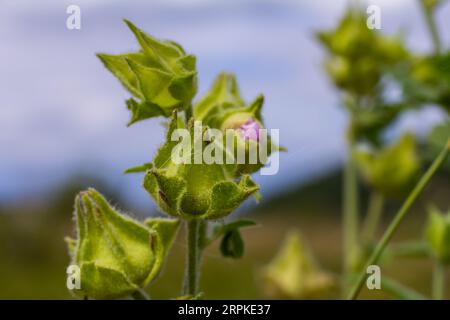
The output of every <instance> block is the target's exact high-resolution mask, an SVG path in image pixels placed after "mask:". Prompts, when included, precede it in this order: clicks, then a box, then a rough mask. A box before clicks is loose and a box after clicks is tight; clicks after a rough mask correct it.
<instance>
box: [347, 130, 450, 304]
mask: <svg viewBox="0 0 450 320" xmlns="http://www.w3.org/2000/svg"><path fill="white" fill-rule="evenodd" d="M449 152H450V139H449V140H448V141H447V145H446V146H445V148H444V150H442V152H441V153H440V154H439V155H438V156H437V158H436V160H434V162H433V163H432V165H431V166H430V168H429V169H428V170H427V172H425V174H424V175H423V176H422V178H421V179H420V181H419V182H418V183H417V185H416V186H415V188H414V189H413V191H412V192H411V193H410V194H409V196H408V198H407V199H406V201H405V202H404V204H403V205H402V207H401V208H400V210H399V211H398V212H397V214H396V215H395V217H394V219H393V220H392V222H391V223H390V224H389V226H388V228H387V229H386V231H385V232H384V234H383V237H382V238H381V240H380V242H379V243H378V245H377V246H376V247H375V250H374V251H373V253H372V255H371V256H370V258H369V259H368V261H367V263H366V265H365V267H364V269H363V270H362V271H361V274H360V276H359V278H358V280H357V282H356V283H355V286H354V287H353V289H352V290H351V292H350V294H349V296H348V299H352V300H353V299H356V298H357V297H358V294H359V292H360V291H361V288H362V286H363V284H364V281H365V280H366V277H367V274H366V270H367V267H368V266H370V265H373V264H376V263H377V261H378V259H379V258H380V256H381V254H382V253H383V251H384V249H385V248H386V246H387V245H388V243H389V241H390V240H391V238H392V236H393V235H394V233H395V231H397V228H398V227H399V226H400V223H401V222H402V221H403V219H404V218H405V216H406V214H407V213H408V212H409V209H411V207H412V205H413V204H414V202H415V201H416V200H417V199H418V198H419V196H420V195H421V194H422V192H423V190H424V189H425V187H426V186H427V185H428V183H429V182H430V180H431V178H432V177H433V176H434V174H435V173H436V172H437V171H438V169H439V168H440V167H441V166H442V164H443V163H444V162H445V160H446V159H447V157H448V154H449Z"/></svg>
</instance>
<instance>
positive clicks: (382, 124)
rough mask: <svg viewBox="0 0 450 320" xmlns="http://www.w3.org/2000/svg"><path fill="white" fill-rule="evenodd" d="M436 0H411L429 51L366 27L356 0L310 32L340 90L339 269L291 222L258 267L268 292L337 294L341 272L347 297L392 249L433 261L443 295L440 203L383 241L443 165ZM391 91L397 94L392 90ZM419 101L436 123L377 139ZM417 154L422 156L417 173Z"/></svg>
mask: <svg viewBox="0 0 450 320" xmlns="http://www.w3.org/2000/svg"><path fill="white" fill-rule="evenodd" d="M444 2H445V0H418V5H419V7H420V9H421V10H422V12H423V15H424V17H425V21H426V25H427V27H428V29H429V31H430V38H431V40H432V41H431V43H433V47H434V48H433V52H431V53H429V54H417V53H415V52H413V51H411V50H409V49H408V48H407V47H406V45H405V43H404V41H403V39H402V37H401V36H385V35H383V34H382V33H381V32H378V31H377V30H373V29H369V28H368V26H367V15H366V14H365V10H363V8H362V6H361V5H359V4H358V3H357V2H352V4H351V5H350V6H349V8H348V10H347V11H346V12H345V14H344V16H343V17H342V19H341V20H340V21H339V23H338V24H337V26H336V27H335V28H334V29H331V30H326V31H321V32H318V33H317V39H318V41H319V42H320V44H321V45H322V46H323V47H324V49H325V51H326V58H325V61H324V67H325V70H326V72H327V74H328V76H329V78H330V80H331V82H332V83H333V84H334V85H335V87H336V88H337V89H338V90H339V93H340V96H341V105H342V106H343V109H344V110H345V111H346V113H347V114H348V119H349V120H348V126H347V130H346V142H347V159H346V164H345V168H344V177H343V182H344V183H343V199H342V200H343V201H342V203H343V208H342V211H343V213H342V215H343V219H342V229H343V230H342V234H343V250H342V252H343V257H342V258H343V259H342V260H343V263H342V275H331V274H330V273H329V272H326V271H324V270H322V269H321V268H320V267H319V265H318V263H317V262H315V261H314V259H313V255H312V252H311V250H309V249H308V248H307V245H306V242H305V241H304V240H303V239H302V238H301V237H300V236H299V235H298V231H295V232H294V231H293V233H289V235H288V236H287V238H286V240H285V242H284V244H283V245H282V247H281V249H280V252H279V253H278V255H277V256H276V257H275V258H274V259H273V261H272V262H271V263H270V264H269V265H268V266H267V267H266V268H264V269H263V270H262V281H263V283H264V289H265V291H266V293H267V294H268V295H269V296H271V297H283V298H294V299H303V298H325V297H337V296H338V295H337V292H336V290H334V289H335V287H337V282H338V281H337V280H341V281H340V283H341V286H340V287H341V290H340V291H341V294H340V297H341V298H349V299H356V298H357V297H358V295H359V293H360V291H361V289H362V288H363V287H364V284H365V280H366V278H367V277H368V272H369V271H370V268H372V267H374V266H375V267H380V266H384V265H385V264H386V263H389V262H390V261H392V260H393V259H394V258H400V257H405V256H408V257H411V256H414V257H422V258H427V259H431V260H432V261H433V264H434V270H433V278H432V286H431V287H432V294H431V295H432V298H435V299H441V298H443V297H445V287H444V286H445V275H446V270H447V268H448V265H449V250H448V248H450V232H449V225H450V223H449V215H448V213H447V214H446V213H445V212H446V211H445V210H447V211H448V208H443V209H441V208H437V207H436V206H433V205H430V209H429V218H428V221H427V223H426V227H425V230H424V232H423V235H422V236H421V237H420V239H419V240H416V239H415V240H413V241H408V242H402V243H395V244H391V245H389V243H390V240H391V239H392V237H393V235H394V234H395V232H396V231H397V229H398V227H399V226H400V225H401V223H402V222H403V221H404V219H405V217H406V216H407V215H408V213H409V212H410V209H411V208H412V206H413V204H414V203H415V202H416V200H417V199H418V198H419V196H420V194H421V193H422V192H423V191H424V189H425V187H426V186H427V185H428V183H429V182H430V180H431V178H432V177H433V175H434V174H435V173H436V172H437V171H438V170H449V168H450V163H449V160H448V159H447V158H448V154H449V151H450V123H449V117H448V112H449V105H450V100H449V98H450V81H449V80H450V54H449V51H448V49H447V50H446V49H445V48H444V46H443V45H442V43H441V40H440V35H439V30H438V28H437V26H436V23H435V20H434V15H435V12H436V10H438V8H439V6H440V5H442V4H443V3H444ZM393 89H394V90H393ZM393 91H396V92H399V94H397V95H392V94H391V93H392V92H393ZM428 105H434V106H436V107H438V108H440V109H441V111H442V114H443V122H442V123H439V124H437V126H436V127H434V128H432V129H431V130H430V133H429V136H428V138H427V139H426V141H425V142H423V143H422V145H421V144H420V142H419V141H418V140H419V139H418V137H416V136H415V135H413V134H412V133H402V134H400V135H399V136H398V137H395V138H394V139H386V136H387V135H386V133H387V131H388V130H391V129H392V127H393V126H394V125H395V123H396V120H397V119H399V118H400V117H401V116H402V115H403V114H404V113H405V112H407V111H411V110H418V109H420V108H423V107H425V106H428ZM424 163H431V165H430V166H429V168H428V169H427V170H426V171H425V172H423V173H422V168H423V167H424ZM360 182H361V183H360ZM361 184H364V185H365V187H366V188H367V189H368V190H369V193H370V195H369V200H368V206H367V209H366V210H367V212H366V214H365V215H363V214H362V213H361V211H362V210H361V204H360V203H359V199H360V193H359V190H358V189H359V186H360V185H361ZM392 200H395V201H397V202H398V201H400V202H403V205H402V206H401V207H400V208H399V210H398V212H397V214H396V215H395V216H394V218H393V219H392V221H391V222H390V223H389V224H388V226H387V228H386V230H384V232H383V233H382V236H381V237H380V238H378V235H379V234H380V231H381V230H380V229H381V221H382V220H383V218H384V217H383V213H384V211H385V208H386V202H387V201H392ZM380 270H382V269H380ZM381 287H382V289H383V290H385V291H386V292H389V293H391V294H392V295H393V296H394V297H397V298H401V299H424V298H425V297H424V296H423V295H422V294H419V293H418V292H416V291H414V290H413V289H412V288H408V287H405V286H404V285H403V284H400V283H399V282H398V281H397V280H395V279H392V278H389V277H388V275H386V274H385V273H383V272H382V275H381Z"/></svg>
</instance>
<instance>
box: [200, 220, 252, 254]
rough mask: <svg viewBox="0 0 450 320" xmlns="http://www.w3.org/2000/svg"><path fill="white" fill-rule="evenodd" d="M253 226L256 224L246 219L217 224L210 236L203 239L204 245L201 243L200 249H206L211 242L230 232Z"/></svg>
mask: <svg viewBox="0 0 450 320" xmlns="http://www.w3.org/2000/svg"><path fill="white" fill-rule="evenodd" d="M255 225H256V222H254V221H252V220H247V219H238V220H234V221H232V222H229V223H218V224H216V225H215V226H214V228H213V230H212V233H211V235H210V236H209V237H207V238H206V239H205V241H204V243H202V244H201V246H202V248H206V247H207V246H209V245H210V244H211V243H212V242H214V241H215V240H217V239H219V238H220V237H222V236H224V235H225V234H227V233H229V232H231V231H234V230H239V229H241V228H248V227H252V226H255Z"/></svg>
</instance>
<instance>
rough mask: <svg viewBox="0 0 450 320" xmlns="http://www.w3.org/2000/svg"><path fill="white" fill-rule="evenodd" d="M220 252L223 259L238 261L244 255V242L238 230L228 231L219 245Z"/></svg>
mask: <svg viewBox="0 0 450 320" xmlns="http://www.w3.org/2000/svg"><path fill="white" fill-rule="evenodd" d="M220 252H221V253H222V255H223V256H224V257H228V258H233V259H238V258H242V256H243V255H244V240H242V237H241V233H240V232H239V230H237V229H234V230H232V231H228V232H227V233H225V235H224V236H223V238H222V242H221V243H220Z"/></svg>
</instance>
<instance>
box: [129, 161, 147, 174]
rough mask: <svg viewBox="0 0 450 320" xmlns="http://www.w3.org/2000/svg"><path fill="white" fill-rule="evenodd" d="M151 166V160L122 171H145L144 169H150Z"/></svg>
mask: <svg viewBox="0 0 450 320" xmlns="http://www.w3.org/2000/svg"><path fill="white" fill-rule="evenodd" d="M151 168H153V164H152V163H151V162H147V163H144V164H141V165H139V166H134V167H131V168H128V169H126V170H125V172H124V173H138V172H146V171H148V170H150V169H151Z"/></svg>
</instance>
